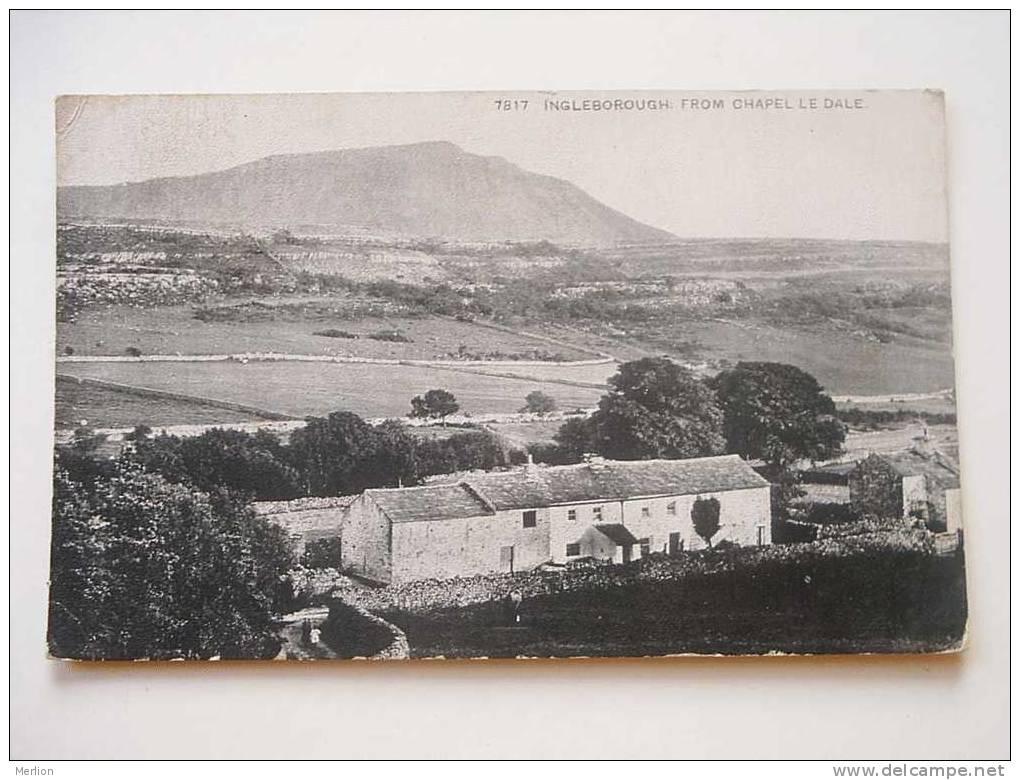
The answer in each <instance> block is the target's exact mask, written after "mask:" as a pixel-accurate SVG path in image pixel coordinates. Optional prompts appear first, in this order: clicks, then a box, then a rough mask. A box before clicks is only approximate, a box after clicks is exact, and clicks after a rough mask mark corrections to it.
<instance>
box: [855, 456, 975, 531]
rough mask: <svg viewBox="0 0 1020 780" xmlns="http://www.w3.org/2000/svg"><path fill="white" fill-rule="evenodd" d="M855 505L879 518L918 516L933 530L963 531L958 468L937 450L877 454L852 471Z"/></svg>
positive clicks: (860, 463)
mask: <svg viewBox="0 0 1020 780" xmlns="http://www.w3.org/2000/svg"><path fill="white" fill-rule="evenodd" d="M850 503H851V504H852V505H853V506H854V508H855V509H857V510H858V511H860V512H863V513H870V514H875V515H878V516H879V517H915V518H917V519H919V520H923V521H924V522H925V524H926V525H927V526H928V527H929V528H931V529H932V530H934V531H958V530H960V529H961V527H962V526H961V504H960V474H959V469H958V468H957V466H956V464H955V463H954V462H953V461H952V460H950V459H949V458H948V457H946V456H944V455H942V454H941V453H939V452H938V451H935V450H929V449H924V448H914V449H911V450H905V451H903V452H896V453H872V454H871V455H869V456H868V457H867V458H865V459H864V460H862V461H860V462H859V463H858V464H857V466H856V468H854V470H853V471H852V472H850Z"/></svg>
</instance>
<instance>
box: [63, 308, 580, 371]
mask: <svg viewBox="0 0 1020 780" xmlns="http://www.w3.org/2000/svg"><path fill="white" fill-rule="evenodd" d="M250 300H252V299H250V298H246V299H243V301H250ZM257 300H259V301H260V302H262V303H263V304H264V308H268V309H270V310H272V309H273V308H280V309H281V313H280V316H275V317H273V318H271V319H268V318H267V319H265V320H258V319H255V318H251V317H249V318H246V319H235V320H224V321H203V320H200V319H197V318H196V317H195V311H196V307H195V306H192V305H180V306H152V307H135V306H119V305H112V306H101V307H93V308H89V309H87V310H85V311H83V312H82V313H80V314H79V315H78V317H77V319H76V320H75V321H74V322H60V323H58V324H57V353H58V354H66V353H67V350H68V349H70V350H72V351H73V354H75V355H123V354H125V352H126V351H127V350H128V349H129V348H135V349H137V350H139V351H140V352H141V353H142V354H143V355H175V354H180V355H231V354H240V353H256V352H278V353H283V354H294V355H343V356H354V357H367V358H383V359H395V360H451V359H459V358H460V356H462V355H464V354H465V353H466V354H468V355H469V356H470V355H472V354H482V355H486V354H489V355H493V354H497V353H503V354H504V355H507V356H509V357H505V358H502V359H514V358H515V356H521V355H523V356H525V357H527V356H530V355H534V354H535V353H547V357H548V358H551V357H556V358H557V359H563V360H590V359H592V357H593V356H592V354H591V353H590V352H589V351H587V350H585V349H583V348H582V349H572V348H570V347H569V346H567V345H565V344H558V343H557V344H551V343H549V342H548V341H545V340H544V339H540V338H531V337H528V336H524V335H517V334H514V333H511V332H508V331H505V330H496V329H492V328H485V327H481V326H478V325H474V324H472V323H470V322H457V321H456V320H453V319H450V318H442V317H435V316H417V317H407V316H405V317H400V316H391V317H367V318H366V317H362V318H347V317H342V316H335V317H329V316H324V317H322V316H309V315H305V316H302V313H301V312H300V310H295V309H294V308H289V309H284V308H283V307H284V306H286V304H288V303H290V304H303V305H307V306H308V307H309V308H313V307H314V306H315V305H316V304H322V305H324V306H335V307H337V308H338V309H340V310H342V308H343V298H338V297H337V296H322V297H309V296H277V297H273V298H270V299H257ZM330 329H335V330H339V331H343V332H345V333H350V334H353V335H357V336H358V338H330V337H328V336H322V335H316V334H317V332H323V331H328V330H330ZM381 331H392V332H396V333H401V334H404V335H406V336H407V338H408V339H409V341H407V342H388V341H379V340H375V339H372V338H369V336H370V335H372V334H376V333H379V332H381ZM493 359H494V358H493Z"/></svg>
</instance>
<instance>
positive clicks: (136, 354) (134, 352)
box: [124, 347, 142, 357]
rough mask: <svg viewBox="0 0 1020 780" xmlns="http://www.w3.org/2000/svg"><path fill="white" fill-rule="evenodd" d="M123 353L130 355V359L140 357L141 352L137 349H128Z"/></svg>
mask: <svg viewBox="0 0 1020 780" xmlns="http://www.w3.org/2000/svg"><path fill="white" fill-rule="evenodd" d="M124 352H125V353H126V354H128V355H130V356H131V357H141V356H142V350H140V349H139V348H138V347H128V348H127V349H125V350H124Z"/></svg>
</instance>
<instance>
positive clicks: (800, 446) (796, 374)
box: [712, 363, 846, 470]
mask: <svg viewBox="0 0 1020 780" xmlns="http://www.w3.org/2000/svg"><path fill="white" fill-rule="evenodd" d="M712 387H713V388H714V389H715V392H716V398H717V399H718V402H719V406H720V407H722V410H723V431H724V433H725V436H726V447H727V450H728V451H729V452H735V453H738V454H739V455H741V456H743V457H745V458H760V459H762V460H764V461H766V462H767V463H768V464H769V465H770V466H772V467H773V468H776V469H781V470H785V469H787V468H789V467H790V466H792V464H793V463H795V462H796V461H798V460H804V459H806V460H811V461H819V460H828V459H830V458H834V457H835V456H836V455H838V454H839V453H840V451H841V449H842V445H843V440H844V439H845V438H846V430H845V428H844V427H843V425H842V423H840V421H839V420H838V419H837V418H836V405H835V404H834V403H833V401H832V398H830V397H829V396H828V395H826V394H825V392H824V391H823V389H822V386H821V385H820V384H819V383H818V381H817V380H816V379H815V378H814V377H813V376H811V374H809V373H807V372H806V371H802V370H801V369H799V368H797V367H796V366H790V365H786V364H784V363H738V364H737V365H736V367H735V368H733V369H730V370H728V371H723V372H721V373H719V374H718V375H717V376H716V377H715V378H714V379H713V380H712Z"/></svg>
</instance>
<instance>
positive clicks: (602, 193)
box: [48, 90, 967, 661]
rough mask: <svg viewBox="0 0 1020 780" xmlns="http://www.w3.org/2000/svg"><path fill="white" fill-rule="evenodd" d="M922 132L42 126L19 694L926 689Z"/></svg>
mask: <svg viewBox="0 0 1020 780" xmlns="http://www.w3.org/2000/svg"><path fill="white" fill-rule="evenodd" d="M944 111H945V106H944V96H943V94H942V93H941V92H939V91H937V90H904V91H860V92H853V91H805V92H800V91H796V92H785V91H783V92H778V91H777V92H769V91H764V92H672V91H666V92H655V91H637V92H568V93H557V92H534V93H525V92H510V93H497V92H461V93H457V92H431V93H430V92H420V93H361V94H355V93H348V94H264V95H241V94H236V95H228V94H204V95H199V94H192V95H152V96H145V95H130V96H114V95H65V96H61V97H59V98H58V99H57V100H56V102H55V137H56V154H57V169H56V170H57V189H56V192H55V193H54V196H55V199H56V215H57V225H56V244H55V246H56V275H57V278H56V300H55V310H56V373H55V429H56V430H55V439H54V447H55V450H54V458H53V504H52V507H53V516H52V529H53V532H52V551H51V572H50V591H49V594H50V595H49V623H48V647H49V653H50V655H51V657H53V658H56V659H75V660H83V661H98V660H176V659H185V660H228V659H263V660H265V659H278V660H332V659H354V658H358V659H415V658H448V659H449V658H474V659H481V658H576V657H642V656H669V655H764V654H771V655H775V654H830V653H832V654H858V653H896V654H904V653H907V654H914V653H946V652H954V651H958V650H959V649H961V648H962V647H963V645H964V643H965V640H966V634H967V597H966V584H965V567H964V527H965V522H964V518H963V517H962V512H961V506H962V502H961V492H960V491H961V483H960V470H959V465H958V464H959V454H958V440H957V428H956V405H955V390H954V388H955V379H954V361H953V352H952V308H951V290H950V262H951V258H950V256H949V248H948V235H947V200H946V147H945V135H946V130H945V122H944ZM964 489H965V488H964Z"/></svg>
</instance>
